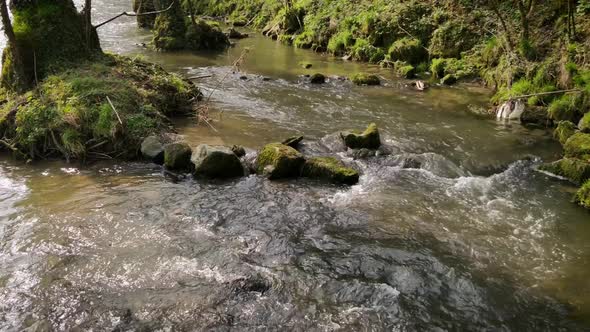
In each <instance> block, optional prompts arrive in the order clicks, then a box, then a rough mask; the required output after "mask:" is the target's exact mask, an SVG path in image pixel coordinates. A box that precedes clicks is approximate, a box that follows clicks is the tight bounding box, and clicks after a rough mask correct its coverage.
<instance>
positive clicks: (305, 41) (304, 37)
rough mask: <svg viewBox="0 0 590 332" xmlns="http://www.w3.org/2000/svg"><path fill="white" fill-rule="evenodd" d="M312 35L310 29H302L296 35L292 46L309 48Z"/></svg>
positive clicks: (311, 44) (311, 43) (311, 42)
mask: <svg viewBox="0 0 590 332" xmlns="http://www.w3.org/2000/svg"><path fill="white" fill-rule="evenodd" d="M313 37H314V35H313V33H311V32H310V31H304V32H303V33H300V34H299V35H297V37H296V38H295V40H294V41H293V46H295V47H297V48H304V49H307V48H311V47H312V46H313Z"/></svg>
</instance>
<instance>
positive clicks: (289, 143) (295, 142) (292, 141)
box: [281, 136, 303, 149]
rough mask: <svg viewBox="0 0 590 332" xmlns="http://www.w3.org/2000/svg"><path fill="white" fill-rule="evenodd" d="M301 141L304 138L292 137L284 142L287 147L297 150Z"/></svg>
mask: <svg viewBox="0 0 590 332" xmlns="http://www.w3.org/2000/svg"><path fill="white" fill-rule="evenodd" d="M301 141H303V136H292V137H289V138H287V139H286V140H284V141H283V143H281V144H284V145H286V146H290V147H292V148H293V149H297V147H298V146H299V143H301Z"/></svg>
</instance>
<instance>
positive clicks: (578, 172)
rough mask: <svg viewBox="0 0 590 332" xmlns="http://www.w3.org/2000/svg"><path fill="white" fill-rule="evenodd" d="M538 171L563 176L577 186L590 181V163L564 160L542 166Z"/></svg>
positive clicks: (569, 159) (571, 159)
mask: <svg viewBox="0 0 590 332" xmlns="http://www.w3.org/2000/svg"><path fill="white" fill-rule="evenodd" d="M539 169H540V170H543V171H546V172H549V173H553V174H555V175H559V176H563V177H565V178H567V179H569V180H570V181H572V182H574V183H576V184H578V185H581V184H583V183H584V182H586V181H587V180H588V179H590V163H588V162H585V161H582V160H579V159H575V158H564V159H561V160H558V161H556V162H554V163H551V164H544V165H541V166H540V167H539Z"/></svg>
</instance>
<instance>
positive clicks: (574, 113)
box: [547, 95, 581, 123]
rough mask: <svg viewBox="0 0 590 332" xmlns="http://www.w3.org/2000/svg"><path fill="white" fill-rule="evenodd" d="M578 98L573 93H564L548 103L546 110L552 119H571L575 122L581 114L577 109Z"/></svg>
mask: <svg viewBox="0 0 590 332" xmlns="http://www.w3.org/2000/svg"><path fill="white" fill-rule="evenodd" d="M578 106H579V105H578V98H577V96H574V95H564V96H561V97H559V98H556V99H555V100H553V101H552V102H551V103H550V104H549V108H548V109H547V112H548V113H549V117H550V118H551V119H552V120H554V121H571V122H573V123H577V122H578V121H579V120H580V118H581V115H580V113H579V111H578V109H579V107H578Z"/></svg>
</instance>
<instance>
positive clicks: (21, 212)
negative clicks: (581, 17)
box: [0, 0, 590, 331]
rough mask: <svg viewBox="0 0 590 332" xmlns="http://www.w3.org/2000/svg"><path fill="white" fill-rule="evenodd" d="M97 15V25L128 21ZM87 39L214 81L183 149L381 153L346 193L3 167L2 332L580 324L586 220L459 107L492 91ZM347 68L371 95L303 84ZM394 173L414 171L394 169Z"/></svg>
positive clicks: (139, 37) (537, 141)
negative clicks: (351, 138) (419, 85)
mask: <svg viewBox="0 0 590 332" xmlns="http://www.w3.org/2000/svg"><path fill="white" fill-rule="evenodd" d="M128 2H130V1H128ZM94 6H95V10H94V11H95V13H94V20H95V21H96V22H100V21H102V20H104V19H106V18H108V17H110V16H113V15H114V14H117V13H119V12H121V11H123V10H130V9H129V7H130V5H128V4H124V3H120V2H119V1H112V0H98V1H95V4H94ZM99 32H100V36H101V40H102V45H103V48H104V49H105V50H109V51H112V52H117V53H122V54H127V55H130V56H142V57H144V58H146V59H147V60H150V61H154V62H157V63H160V64H161V65H162V66H164V67H165V68H166V69H169V70H172V71H177V72H179V73H182V74H184V75H187V76H210V77H206V78H202V79H198V80H197V82H196V83H197V84H198V85H199V86H200V87H201V88H202V89H203V91H204V92H205V94H206V95H209V94H210V93H211V92H212V94H211V100H212V103H211V115H212V117H213V118H215V119H217V121H214V122H213V123H212V125H213V128H212V127H209V126H206V125H198V124H197V123H196V120H195V119H183V120H176V127H177V129H178V131H179V133H180V134H182V135H184V136H185V137H186V140H187V141H188V142H190V143H191V144H192V145H194V146H196V145H198V144H201V143H209V144H227V145H232V144H241V145H244V146H246V147H248V148H251V149H257V148H260V147H261V146H263V145H264V144H265V143H269V142H273V141H279V140H282V139H284V138H286V137H288V136H290V135H293V134H303V135H305V137H306V147H307V148H309V149H310V150H313V149H314V148H317V147H318V146H319V144H318V142H319V141H321V140H322V139H323V138H324V137H326V135H329V134H331V133H333V132H336V131H338V130H343V129H348V128H358V129H363V128H364V127H365V126H366V125H367V124H368V123H370V122H376V123H377V124H378V125H379V128H380V130H381V132H382V135H383V138H384V140H385V141H386V143H387V144H388V145H390V146H393V147H395V148H394V151H395V153H394V154H393V155H392V156H385V157H378V158H370V159H367V160H351V159H350V158H349V159H347V161H348V162H350V163H353V164H354V165H355V167H356V168H358V169H360V170H361V171H362V176H361V179H360V182H359V184H358V185H355V186H352V187H338V186H331V185H326V184H321V183H317V182H313V181H309V180H292V181H280V182H269V181H268V180H265V179H263V178H261V177H258V176H249V177H245V178H241V179H235V180H231V181H204V180H193V179H187V180H184V181H180V182H171V181H169V180H167V179H166V177H165V176H164V175H163V173H162V170H161V169H160V168H159V167H158V166H155V165H151V164H145V163H126V162H118V163H112V162H102V163H93V164H90V165H79V164H75V163H72V164H66V163H64V162H38V163H34V164H32V165H23V164H21V163H19V162H15V161H13V160H11V159H10V158H8V157H6V156H4V157H1V159H0V330H2V331H20V330H23V329H25V328H28V331H50V330H56V331H61V330H84V331H86V330H95V331H104V330H115V331H178V330H181V331H184V330H187V331H192V330H219V331H227V330H240V331H242V330H297V331H340V330H342V331H350V330H358V331H379V330H387V331H460V330H469V331H561V330H563V331H569V330H571V331H580V330H586V329H588V328H589V327H590V283H589V282H588V280H590V263H589V262H590V241H589V239H590V215H589V214H588V212H587V211H585V210H583V209H581V208H578V207H576V206H575V205H574V204H572V203H571V202H570V200H571V196H572V193H573V192H574V190H575V188H574V187H573V186H572V185H570V184H568V183H567V182H564V181H561V180H559V179H555V178H550V177H548V176H546V175H544V174H541V173H539V172H537V171H535V166H536V165H538V164H539V163H540V162H541V161H542V160H553V159H555V158H557V157H558V156H559V153H560V147H559V145H558V144H557V143H555V142H553V140H552V139H551V135H550V133H548V132H546V131H544V130H539V129H526V128H523V127H522V126H520V125H518V124H506V123H499V122H496V121H495V120H490V119H481V118H478V117H477V116H475V115H473V114H472V113H471V112H469V111H468V110H469V109H470V108H473V107H484V106H485V105H486V101H487V99H488V97H489V95H490V92H489V91H487V90H485V89H482V88H480V87H477V86H471V85H461V86H458V87H452V88H450V87H436V86H435V87H433V88H431V89H429V90H427V91H426V92H418V91H414V90H412V89H410V88H408V87H407V86H406V85H407V82H405V81H400V80H398V79H396V78H395V77H393V76H391V75H390V74H388V72H387V71H384V70H381V71H380V70H379V69H378V68H377V67H372V66H368V65H364V64H358V63H350V62H343V61H340V60H337V59H332V58H329V57H326V56H323V55H320V54H315V53H312V52H309V51H306V50H297V49H294V48H291V47H287V46H284V45H281V44H278V43H276V42H274V41H272V40H270V39H267V38H263V37H261V36H258V35H256V34H253V35H252V36H251V38H248V39H244V40H241V41H239V42H237V45H236V46H235V47H234V48H231V49H230V50H229V51H227V52H223V53H217V54H173V55H171V54H162V53H157V52H152V51H149V50H147V49H145V48H143V47H142V46H141V43H142V42H148V41H149V39H150V35H149V32H145V31H141V30H138V29H137V28H136V27H135V24H134V19H133V18H122V19H120V20H118V21H116V22H114V23H111V24H109V25H106V26H104V27H102V28H101V29H100V31H99ZM245 48H248V49H249V52H248V54H247V55H246V56H245V60H244V62H243V63H242V64H241V65H240V67H239V72H235V73H233V72H232V63H233V62H234V61H235V60H236V59H237V58H238V57H239V56H240V54H242V52H243V50H244V49H245ZM300 61H308V62H310V63H312V64H313V68H312V69H311V70H305V69H303V68H301V67H300V66H299V65H298V62H300ZM357 71H368V72H373V71H374V72H379V74H380V75H382V76H384V77H385V79H386V84H385V85H384V86H382V87H356V86H353V85H352V84H351V83H349V82H346V81H340V80H338V79H331V80H330V81H329V82H328V83H327V84H325V85H323V86H312V85H310V84H308V83H306V80H305V79H304V78H303V77H302V75H304V74H312V73H315V72H321V73H324V74H327V75H330V76H336V75H338V76H347V75H349V74H351V73H354V72H357ZM240 76H246V77H247V78H248V79H247V80H243V79H240ZM263 77H267V78H269V79H270V80H265V79H263ZM220 82H221V83H220ZM341 157H342V158H348V157H347V156H345V155H344V154H341ZM408 157H411V158H414V159H418V160H420V163H419V165H418V166H415V167H414V168H404V167H402V166H401V164H402V163H401V162H402V161H403V160H404V158H408Z"/></svg>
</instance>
